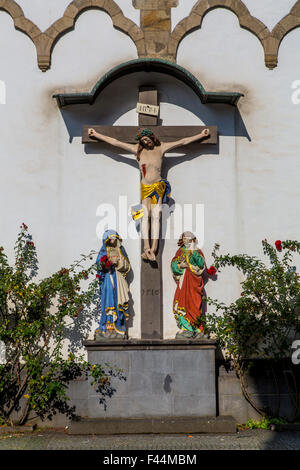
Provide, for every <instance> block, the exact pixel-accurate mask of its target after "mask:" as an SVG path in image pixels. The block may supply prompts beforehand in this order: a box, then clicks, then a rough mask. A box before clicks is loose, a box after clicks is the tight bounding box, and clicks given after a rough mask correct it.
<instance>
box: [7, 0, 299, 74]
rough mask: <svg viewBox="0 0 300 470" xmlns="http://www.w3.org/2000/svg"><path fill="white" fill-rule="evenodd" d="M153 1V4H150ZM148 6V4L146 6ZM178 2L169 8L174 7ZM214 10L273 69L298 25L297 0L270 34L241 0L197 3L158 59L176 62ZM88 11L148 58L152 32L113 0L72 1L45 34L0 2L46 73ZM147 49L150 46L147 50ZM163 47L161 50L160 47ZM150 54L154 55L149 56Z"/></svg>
mask: <svg viewBox="0 0 300 470" xmlns="http://www.w3.org/2000/svg"><path fill="white" fill-rule="evenodd" d="M136 1H137V0H134V5H135V6H136V7H139V8H142V5H144V4H143V2H144V1H145V0H140V1H139V3H138V5H137V4H136ZM151 1H152V3H151ZM151 1H150V3H149V0H148V3H149V5H150V6H151V9H152V10H153V8H154V7H153V5H156V4H158V5H161V6H160V8H165V7H166V5H168V6H169V4H167V3H166V0H155V1H153V0H151ZM147 5H148V4H147ZM176 5H177V2H176V1H175V2H174V4H173V3H172V5H171V6H173V7H175V8H176ZM215 8H226V9H228V10H230V11H231V12H233V13H234V14H235V15H236V16H237V18H238V20H239V24H240V26H241V28H244V29H246V30H248V31H249V32H251V33H252V34H254V35H255V36H256V37H257V39H258V40H259V41H260V43H261V44H262V47H263V49H264V54H265V63H266V66H267V67H268V68H270V69H273V68H274V67H276V66H277V62H278V50H279V46H280V43H281V41H282V40H283V38H284V37H285V36H286V35H287V34H288V33H289V32H290V31H292V30H293V29H296V28H298V27H299V26H300V0H297V1H296V3H295V5H294V6H293V7H292V8H291V10H290V12H289V13H288V15H286V16H285V17H284V18H282V19H281V20H280V21H279V22H278V23H277V25H276V26H275V27H274V28H273V30H272V31H270V30H269V28H268V27H267V26H266V25H265V24H264V23H263V22H261V21H260V20H258V19H257V18H255V17H254V16H252V15H251V14H250V12H249V10H248V8H247V7H246V6H245V4H244V3H243V1H242V0H198V1H197V2H196V4H195V5H194V7H193V8H192V10H191V12H190V14H189V15H188V16H187V17H185V18H183V19H182V20H181V21H180V22H179V23H178V24H177V25H176V26H175V28H174V29H173V31H172V32H169V33H168V32H165V33H163V34H161V36H162V37H165V38H166V39H165V41H166V42H165V46H164V45H161V50H162V52H161V53H160V54H159V56H160V57H161V58H166V59H168V60H171V61H174V62H176V57H177V51H178V46H179V44H180V43H181V41H182V40H183V38H184V37H185V36H186V35H188V34H190V33H191V32H192V31H194V30H196V29H198V28H201V25H202V21H203V18H204V16H205V15H206V14H207V13H209V12H210V11H211V10H213V9H215ZM89 9H100V10H103V11H104V12H105V13H107V14H108V15H109V16H110V18H111V20H112V24H113V26H114V27H115V28H117V29H118V30H120V31H122V32H123V33H124V34H127V35H128V36H129V37H130V38H131V39H132V41H133V42H134V43H135V46H136V48H137V55H138V57H140V58H142V57H144V58H145V57H151V52H150V51H151V47H152V46H151V44H150V43H149V45H148V44H147V41H150V42H151V41H152V42H153V34H154V33H153V32H150V34H149V33H147V34H148V36H149V39H148V37H147V35H146V34H145V31H144V29H145V28H144V27H143V25H142V27H139V26H138V25H137V24H136V23H134V22H133V21H132V20H130V19H129V18H127V17H126V16H124V14H123V12H122V10H121V8H120V7H119V5H118V4H117V3H116V2H115V1H114V0H73V1H72V2H71V3H70V4H69V5H68V7H67V8H66V10H65V12H64V14H63V16H62V17H61V18H60V19H58V20H56V21H55V22H54V23H53V24H52V25H51V26H50V27H49V28H48V29H46V30H45V31H44V32H42V31H41V30H40V28H39V27H38V26H37V25H36V24H34V23H33V22H32V21H31V20H29V19H28V18H26V17H25V15H24V12H23V10H22V8H21V7H20V6H19V5H18V3H17V2H16V1H15V0H0V10H4V11H6V12H7V13H8V14H9V15H10V16H11V17H12V19H13V21H14V26H15V28H16V29H17V30H19V31H22V32H23V33H24V34H26V35H27V36H28V37H29V38H30V39H31V40H32V41H33V43H34V44H35V46H36V50H37V60H38V65H39V68H40V69H41V70H42V71H43V72H45V71H46V70H48V69H49V68H50V64H51V54H52V51H53V48H54V46H55V44H56V42H57V41H58V40H59V38H60V37H61V36H63V35H64V34H66V33H67V32H68V31H71V30H73V29H74V26H75V23H76V20H77V18H78V16H79V15H80V14H82V13H83V12H84V11H86V10H89ZM148 46H149V47H148ZM163 46H164V47H163ZM152 55H153V54H152Z"/></svg>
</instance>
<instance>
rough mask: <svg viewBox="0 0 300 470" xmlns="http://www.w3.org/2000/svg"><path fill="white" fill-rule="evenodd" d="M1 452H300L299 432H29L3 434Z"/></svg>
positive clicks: (0, 437) (0, 438) (0, 441)
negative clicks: (132, 433) (109, 434)
mask: <svg viewBox="0 0 300 470" xmlns="http://www.w3.org/2000/svg"><path fill="white" fill-rule="evenodd" d="M1 450H300V432H272V431H266V430H247V431H240V432H238V433H236V434H230V435H228V434H224V435H220V434H218V435H212V434H198V435H197V434H195V435H193V436H188V435H122V436H69V435H68V434H66V433H65V432H64V431H61V430H60V431H57V430H56V431H53V430H52V431H49V430H48V431H35V432H29V431H26V432H24V433H15V434H11V433H2V434H0V451H1Z"/></svg>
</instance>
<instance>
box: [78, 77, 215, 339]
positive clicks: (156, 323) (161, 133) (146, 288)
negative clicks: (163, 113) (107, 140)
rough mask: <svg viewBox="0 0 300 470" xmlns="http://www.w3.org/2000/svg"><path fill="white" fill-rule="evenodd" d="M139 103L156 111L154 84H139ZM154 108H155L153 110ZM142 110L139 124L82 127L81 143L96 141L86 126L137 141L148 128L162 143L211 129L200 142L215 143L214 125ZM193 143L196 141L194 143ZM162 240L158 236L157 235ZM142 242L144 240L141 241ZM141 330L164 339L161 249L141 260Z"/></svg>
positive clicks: (145, 333) (149, 336) (152, 337)
mask: <svg viewBox="0 0 300 470" xmlns="http://www.w3.org/2000/svg"><path fill="white" fill-rule="evenodd" d="M139 103H140V104H141V105H149V107H150V112H153V114H157V112H156V111H157V109H156V108H157V107H158V92H157V89H155V88H154V87H150V86H148V87H146V86H144V87H140V90H139ZM153 108H154V109H153ZM138 109H140V110H142V111H143V110H144V112H145V114H144V113H139V122H138V123H139V125H138V126H91V125H89V126H84V127H83V134H82V143H83V144H95V143H97V142H99V141H96V140H95V139H93V138H91V137H90V136H89V133H88V129H90V128H91V127H93V129H95V131H96V132H99V133H100V134H103V135H106V136H109V137H113V138H115V139H117V140H119V141H122V142H127V143H131V144H136V134H137V133H138V131H139V130H140V128H145V127H147V128H149V129H151V130H152V132H153V133H154V134H155V135H156V136H157V137H158V139H159V140H160V141H161V142H172V141H175V140H179V139H183V138H185V137H191V136H194V135H196V134H200V133H201V132H202V131H203V130H204V129H209V130H210V135H209V137H208V138H207V139H205V141H200V142H199V145H203V143H205V144H211V145H214V144H217V143H218V131H217V127H216V126H159V125H158V116H157V115H151V114H148V112H149V108H148V107H147V106H146V108H145V107H144V106H138ZM193 145H195V144H193ZM160 242H161V237H160ZM142 243H143V241H142ZM141 330H142V339H163V291H162V250H161V247H160V249H159V251H158V254H157V256H156V263H149V262H142V267H141Z"/></svg>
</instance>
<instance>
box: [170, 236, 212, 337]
mask: <svg viewBox="0 0 300 470" xmlns="http://www.w3.org/2000/svg"><path fill="white" fill-rule="evenodd" d="M178 246H179V249H178V250H177V253H176V255H175V256H174V258H173V259H172V262H171V270H172V273H173V278H174V280H175V281H176V284H177V289H176V292H175V296H174V302H173V312H174V316H175V319H176V322H177V325H178V328H179V331H178V333H177V334H176V338H178V339H180V338H193V339H196V338H197V339H199V338H203V337H204V334H203V326H202V324H201V315H202V295H203V288H204V282H203V279H202V273H203V271H204V270H205V267H206V266H205V259H204V255H203V252H202V251H201V250H200V249H198V248H197V240H196V237H195V235H194V234H193V233H191V232H184V233H183V234H182V235H181V237H180V239H179V241H178Z"/></svg>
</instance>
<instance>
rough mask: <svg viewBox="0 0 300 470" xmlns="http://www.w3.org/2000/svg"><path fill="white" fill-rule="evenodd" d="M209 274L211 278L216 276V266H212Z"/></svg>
mask: <svg viewBox="0 0 300 470" xmlns="http://www.w3.org/2000/svg"><path fill="white" fill-rule="evenodd" d="M206 271H207V274H209V275H210V276H214V275H215V274H216V272H217V270H216V268H215V267H214V266H211V267H210V268H208V269H207V270H206Z"/></svg>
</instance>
